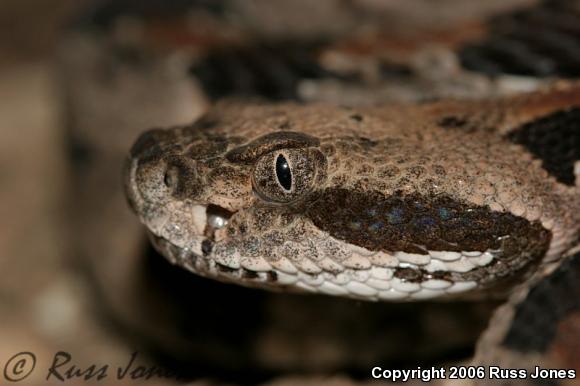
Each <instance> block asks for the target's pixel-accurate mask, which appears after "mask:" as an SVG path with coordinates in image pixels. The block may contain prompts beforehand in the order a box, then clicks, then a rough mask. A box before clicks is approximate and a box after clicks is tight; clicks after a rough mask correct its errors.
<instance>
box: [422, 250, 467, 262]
mask: <svg viewBox="0 0 580 386" xmlns="http://www.w3.org/2000/svg"><path fill="white" fill-rule="evenodd" d="M429 254H430V255H431V257H433V258H434V259H437V260H442V261H455V260H459V259H460V258H461V253H459V252H452V251H429Z"/></svg>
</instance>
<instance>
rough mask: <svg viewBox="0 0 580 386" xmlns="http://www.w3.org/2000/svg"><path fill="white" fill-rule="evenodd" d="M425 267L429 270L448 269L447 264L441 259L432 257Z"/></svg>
mask: <svg viewBox="0 0 580 386" xmlns="http://www.w3.org/2000/svg"><path fill="white" fill-rule="evenodd" d="M424 269H425V270H426V271H428V272H435V271H447V265H446V264H445V263H444V262H443V261H441V260H437V259H431V261H430V262H429V264H427V265H426V266H425V267H424Z"/></svg>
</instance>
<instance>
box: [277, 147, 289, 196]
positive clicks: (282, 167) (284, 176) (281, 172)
mask: <svg viewBox="0 0 580 386" xmlns="http://www.w3.org/2000/svg"><path fill="white" fill-rule="evenodd" d="M276 177H277V178H278V182H279V183H280V185H282V187H283V188H284V189H286V190H290V189H291V188H292V172H291V171H290V165H289V164H288V161H287V160H286V158H285V157H284V156H283V155H282V154H280V155H278V158H276Z"/></svg>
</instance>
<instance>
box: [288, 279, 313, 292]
mask: <svg viewBox="0 0 580 386" xmlns="http://www.w3.org/2000/svg"><path fill="white" fill-rule="evenodd" d="M294 285H295V286H296V287H298V288H300V289H303V290H305V291H308V292H318V288H317V287H312V286H311V285H308V284H306V283H304V282H302V281H298V282H296V284H294Z"/></svg>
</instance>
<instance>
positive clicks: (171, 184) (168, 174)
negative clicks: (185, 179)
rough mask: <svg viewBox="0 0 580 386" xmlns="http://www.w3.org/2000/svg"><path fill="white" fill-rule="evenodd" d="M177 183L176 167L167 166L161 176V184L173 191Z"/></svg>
mask: <svg viewBox="0 0 580 386" xmlns="http://www.w3.org/2000/svg"><path fill="white" fill-rule="evenodd" d="M178 181H179V169H178V168H177V167H176V166H171V165H170V166H169V167H168V168H167V170H165V174H164V175H163V183H164V184H165V186H166V187H167V188H169V189H175V188H176V187H177V184H178Z"/></svg>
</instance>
